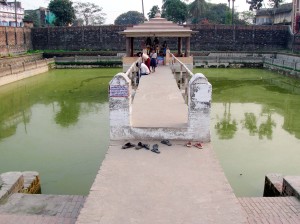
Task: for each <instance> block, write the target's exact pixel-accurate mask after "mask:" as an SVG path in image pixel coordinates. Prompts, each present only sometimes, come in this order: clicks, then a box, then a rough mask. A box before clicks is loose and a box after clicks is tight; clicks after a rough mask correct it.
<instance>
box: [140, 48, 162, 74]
mask: <svg viewBox="0 0 300 224" xmlns="http://www.w3.org/2000/svg"><path fill="white" fill-rule="evenodd" d="M137 56H138V57H141V58H142V63H141V64H139V63H136V66H137V67H139V68H140V76H143V75H149V74H150V73H151V70H152V72H155V68H156V66H157V53H156V52H155V51H154V50H153V51H152V52H151V53H150V55H147V54H145V53H142V52H139V53H137ZM150 67H151V68H150Z"/></svg>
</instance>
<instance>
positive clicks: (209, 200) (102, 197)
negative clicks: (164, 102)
mask: <svg viewBox="0 0 300 224" xmlns="http://www.w3.org/2000/svg"><path fill="white" fill-rule="evenodd" d="M138 141H139V140H136V141H135V143H137V142H138ZM124 143H125V142H120V141H112V142H111V143H110V147H109V149H108V152H107V155H106V158H105V160H104V161H103V163H102V166H101V168H100V170H99V173H98V175H97V176H96V179H95V182H94V183H93V185H92V187H91V191H90V194H89V196H88V197H87V199H86V203H85V204H84V207H83V208H82V210H81V212H80V215H79V217H78V220H77V222H76V223H78V224H85V223H101V224H124V223H126V224H133V223H134V224H154V223H155V224H235V223H236V224H242V223H247V220H246V216H245V213H244V212H243V210H242V207H241V206H240V204H239V202H238V200H237V198H236V197H235V195H234V194H233V192H232V189H231V187H230V185H229V184H228V182H227V179H226V178H225V175H224V173H223V171H222V169H221V167H220V165H219V163H218V160H217V159H216V157H215V154H214V152H213V150H212V149H211V145H210V144H205V146H204V149H196V148H195V147H193V148H187V147H185V146H184V142H181V141H176V142H173V146H171V147H169V146H166V145H162V144H161V143H158V142H154V141H152V142H147V143H150V144H151V145H153V144H154V143H158V144H159V148H160V150H161V153H160V154H156V153H153V152H151V151H149V150H145V149H140V150H135V149H132V148H131V149H121V146H122V145H123V144H124Z"/></svg>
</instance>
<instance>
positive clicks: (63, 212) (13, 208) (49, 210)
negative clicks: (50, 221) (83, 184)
mask: <svg viewBox="0 0 300 224" xmlns="http://www.w3.org/2000/svg"><path fill="white" fill-rule="evenodd" d="M84 201H85V197H84V196H78V195H42V194H22V193H15V194H13V195H12V196H10V197H9V198H8V200H7V202H6V203H5V204H2V205H0V215H1V214H11V215H12V214H14V215H21V216H22V215H40V216H56V217H61V218H70V217H72V218H76V217H77V216H78V214H79V211H80V209H81V207H82V206H83V203H84ZM0 217H1V216H0ZM0 223H2V222H1V220H0ZM28 223H30V222H28ZM32 223H33V222H32Z"/></svg>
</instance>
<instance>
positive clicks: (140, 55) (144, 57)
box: [137, 52, 150, 71]
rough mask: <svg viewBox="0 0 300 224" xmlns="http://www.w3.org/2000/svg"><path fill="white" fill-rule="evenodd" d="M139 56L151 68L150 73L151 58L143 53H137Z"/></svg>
mask: <svg viewBox="0 0 300 224" xmlns="http://www.w3.org/2000/svg"><path fill="white" fill-rule="evenodd" d="M137 56H138V57H142V59H143V62H144V63H145V65H147V67H148V68H149V71H150V57H149V56H148V55H147V54H145V53H142V52H139V53H137Z"/></svg>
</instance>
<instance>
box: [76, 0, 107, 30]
mask: <svg viewBox="0 0 300 224" xmlns="http://www.w3.org/2000/svg"><path fill="white" fill-rule="evenodd" d="M74 9H75V13H76V17H77V18H82V19H83V20H84V22H85V25H86V26H87V25H90V24H91V25H95V24H97V25H98V24H99V25H101V24H103V23H104V21H105V17H104V16H105V13H103V12H102V7H99V6H98V5H96V4H94V3H91V2H76V3H75V6H74Z"/></svg>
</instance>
